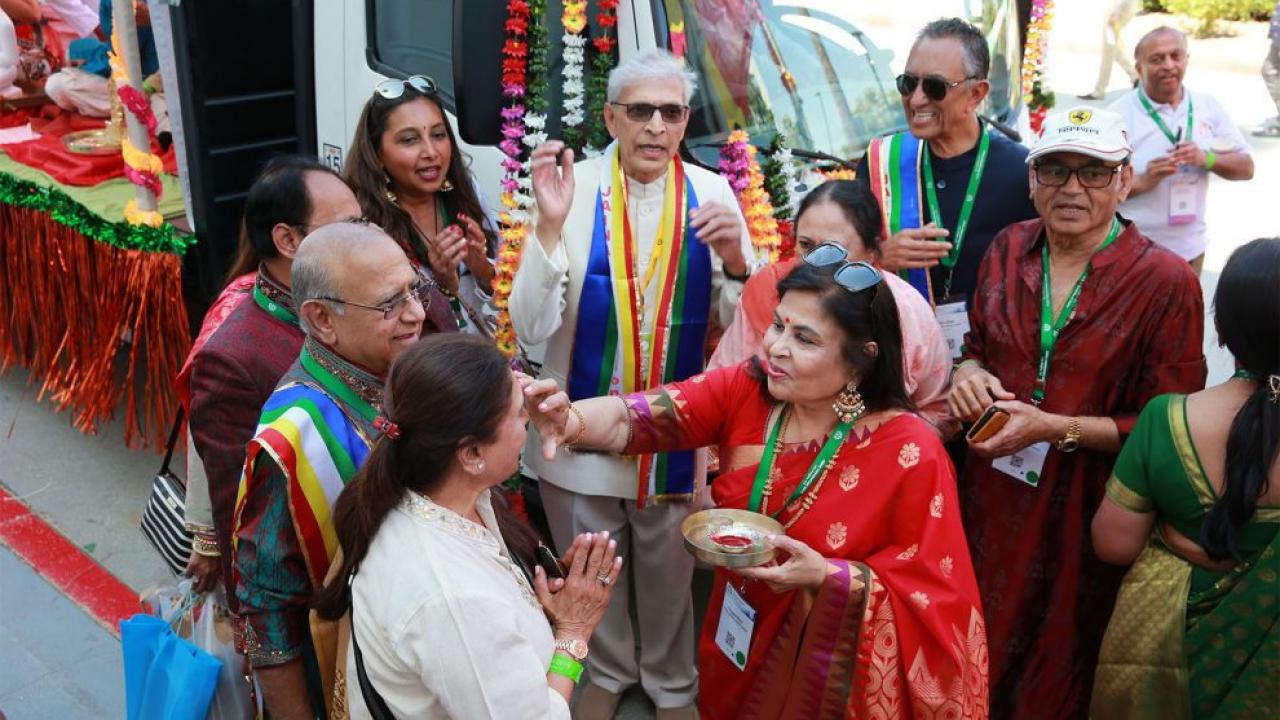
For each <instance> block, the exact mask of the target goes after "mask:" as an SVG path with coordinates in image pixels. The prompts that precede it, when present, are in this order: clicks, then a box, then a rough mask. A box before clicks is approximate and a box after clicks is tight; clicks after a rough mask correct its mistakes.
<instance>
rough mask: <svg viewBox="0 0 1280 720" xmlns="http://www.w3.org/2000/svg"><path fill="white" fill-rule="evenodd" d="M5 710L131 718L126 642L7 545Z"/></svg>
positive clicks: (2, 592) (0, 653)
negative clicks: (126, 702)
mask: <svg viewBox="0 0 1280 720" xmlns="http://www.w3.org/2000/svg"><path fill="white" fill-rule="evenodd" d="M0 578H3V579H4V582H3V583H0V668H3V670H0V716H3V717H7V718H8V720H51V719H52V718H60V719H61V718H65V719H67V720H71V719H73V718H119V717H124V674H123V672H122V670H121V660H120V658H121V656H120V644H119V642H118V641H117V640H116V638H115V637H114V636H113V635H111V633H109V632H107V631H106V629H105V628H103V627H102V626H101V625H99V624H98V623H96V622H94V621H93V620H92V619H91V618H90V617H89V616H88V615H86V614H85V613H84V611H83V610H81V609H80V608H79V607H77V606H76V605H74V604H73V603H72V602H71V601H70V600H68V599H67V598H66V597H64V596H63V595H62V593H60V592H59V591H58V590H57V589H55V588H54V587H53V586H51V585H50V584H49V583H47V582H45V581H44V579H43V578H41V577H40V576H39V575H38V574H36V572H35V571H34V570H32V569H31V568H30V567H28V566H27V565H26V564H25V563H23V562H22V561H21V560H20V559H18V558H17V557H16V556H15V555H14V554H13V553H12V552H10V551H9V550H8V549H7V548H5V547H4V546H3V545H0Z"/></svg>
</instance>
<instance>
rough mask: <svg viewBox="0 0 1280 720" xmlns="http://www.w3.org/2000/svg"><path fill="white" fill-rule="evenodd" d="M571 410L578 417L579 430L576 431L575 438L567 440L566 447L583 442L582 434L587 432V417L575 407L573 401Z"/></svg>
mask: <svg viewBox="0 0 1280 720" xmlns="http://www.w3.org/2000/svg"><path fill="white" fill-rule="evenodd" d="M569 412H572V413H573V414H574V415H576V416H577V417H578V432H576V433H574V435H573V439H572V440H569V441H566V442H565V444H564V445H565V447H570V448H571V447H574V446H576V445H577V444H578V443H580V442H582V436H583V434H585V433H586V432H587V419H586V418H585V417H583V416H582V411H581V410H579V409H578V408H576V407H574V405H573V403H569Z"/></svg>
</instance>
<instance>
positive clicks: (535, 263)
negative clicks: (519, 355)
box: [509, 230, 569, 345]
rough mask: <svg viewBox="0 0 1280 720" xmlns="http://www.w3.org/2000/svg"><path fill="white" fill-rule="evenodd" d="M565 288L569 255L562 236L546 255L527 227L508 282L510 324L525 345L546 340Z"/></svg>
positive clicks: (561, 311) (557, 316) (562, 306)
mask: <svg viewBox="0 0 1280 720" xmlns="http://www.w3.org/2000/svg"><path fill="white" fill-rule="evenodd" d="M568 288H569V255H568V253H567V252H566V251H565V248H564V238H563V237H561V238H560V242H558V243H556V247H555V250H554V251H552V253H551V254H550V255H548V254H547V251H546V249H544V248H543V247H542V242H541V241H539V240H538V237H537V236H536V235H535V234H534V233H533V231H532V230H530V231H529V234H528V236H527V237H526V238H525V240H524V251H523V252H522V253H520V269H519V270H517V271H516V276H515V280H514V281H513V282H512V283H511V299H510V304H509V307H510V310H511V325H512V327H514V328H515V331H516V335H517V336H518V337H519V338H520V340H521V342H522V343H524V344H525V345H537V344H538V343H542V342H546V341H547V339H548V338H550V337H551V336H552V335H553V334H554V333H555V331H556V330H559V329H560V323H561V322H562V318H563V316H564V309H565V304H566V299H565V295H566V293H567V292H568Z"/></svg>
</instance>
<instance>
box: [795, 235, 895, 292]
mask: <svg viewBox="0 0 1280 720" xmlns="http://www.w3.org/2000/svg"><path fill="white" fill-rule="evenodd" d="M846 257H848V255H847V252H846V250H845V249H844V246H843V245H840V244H838V243H834V242H830V241H828V242H824V243H822V244H821V245H819V246H818V247H816V248H814V249H813V250H810V251H809V254H808V255H805V256H804V261H805V264H807V265H809V266H811V267H816V268H829V267H831V266H832V265H839V266H840V267H839V268H837V269H836V272H835V275H834V276H833V279H834V280H835V281H836V284H837V285H839V286H840V287H842V288H844V289H845V290H848V291H849V292H855V293H856V292H862V291H863V290H866V289H867V288H870V287H875V286H876V285H879V284H880V282H881V281H882V280H884V276H882V275H881V274H880V271H879V270H877V269H875V267H874V266H872V265H870V264H868V263H865V262H862V261H858V262H849V261H848V260H846V259H845V258H846Z"/></svg>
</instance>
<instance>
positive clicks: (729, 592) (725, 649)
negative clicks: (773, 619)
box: [716, 583, 756, 670]
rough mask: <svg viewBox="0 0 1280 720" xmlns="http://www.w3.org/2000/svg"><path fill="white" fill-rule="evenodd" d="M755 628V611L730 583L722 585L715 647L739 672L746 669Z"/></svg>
mask: <svg viewBox="0 0 1280 720" xmlns="http://www.w3.org/2000/svg"><path fill="white" fill-rule="evenodd" d="M755 627H756V611H755V610H753V609H751V606H750V605H748V604H747V601H746V600H743V599H742V596H741V595H739V594H738V591H737V590H736V589H735V588H734V587H733V585H732V584H731V583H725V585H724V604H723V605H721V606H720V622H719V623H718V624H717V625H716V646H717V647H719V648H720V652H722V653H724V655H725V657H727V658H729V662H731V663H733V666H734V667H736V668H738V669H739V670H743V669H746V667H747V657H748V656H749V655H750V654H751V633H752V632H753V631H754V630H755Z"/></svg>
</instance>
